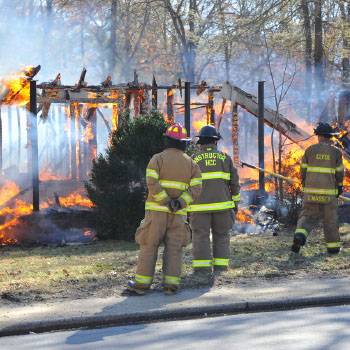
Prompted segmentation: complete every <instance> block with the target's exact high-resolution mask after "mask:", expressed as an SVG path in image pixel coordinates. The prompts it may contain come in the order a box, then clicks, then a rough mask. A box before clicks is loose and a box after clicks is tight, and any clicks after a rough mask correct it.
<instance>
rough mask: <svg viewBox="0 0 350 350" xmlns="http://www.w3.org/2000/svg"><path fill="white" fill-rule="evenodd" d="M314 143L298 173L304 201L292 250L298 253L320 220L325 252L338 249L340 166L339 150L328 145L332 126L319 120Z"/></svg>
mask: <svg viewBox="0 0 350 350" xmlns="http://www.w3.org/2000/svg"><path fill="white" fill-rule="evenodd" d="M315 134H316V135H318V141H319V142H318V143H317V144H315V145H312V146H310V147H309V148H307V149H306V151H305V154H304V156H303V158H302V164H301V173H302V185H303V193H304V202H303V207H302V210H301V214H300V217H299V220H298V224H297V228H296V230H295V234H294V242H293V245H292V251H293V252H295V253H298V252H299V250H300V247H301V246H303V245H305V243H306V239H307V237H308V235H309V234H310V231H311V230H312V228H313V227H314V225H315V223H316V222H317V221H318V220H319V219H322V220H323V229H324V235H325V240H326V247H327V251H328V253H330V254H336V253H339V251H340V236H339V227H338V214H337V208H338V201H337V197H338V196H340V195H341V193H342V192H343V177H344V166H343V160H342V154H341V151H340V150H339V149H337V148H336V147H334V146H332V144H331V142H330V138H331V137H332V135H333V134H334V130H333V128H332V127H331V126H330V125H329V124H326V123H320V124H319V125H318V126H317V128H316V129H315Z"/></svg>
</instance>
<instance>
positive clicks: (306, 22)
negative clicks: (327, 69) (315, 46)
mask: <svg viewBox="0 0 350 350" xmlns="http://www.w3.org/2000/svg"><path fill="white" fill-rule="evenodd" d="M301 8H302V12H303V26H304V35H305V96H306V99H307V112H306V115H307V117H308V119H309V117H310V111H311V100H310V98H311V95H312V36H311V22H310V9H309V3H308V0H301Z"/></svg>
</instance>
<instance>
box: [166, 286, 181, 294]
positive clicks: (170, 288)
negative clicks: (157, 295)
mask: <svg viewBox="0 0 350 350" xmlns="http://www.w3.org/2000/svg"><path fill="white" fill-rule="evenodd" d="M178 291H179V286H178V285H176V284H164V285H163V292H164V294H165V295H173V294H176V293H177V292H178Z"/></svg>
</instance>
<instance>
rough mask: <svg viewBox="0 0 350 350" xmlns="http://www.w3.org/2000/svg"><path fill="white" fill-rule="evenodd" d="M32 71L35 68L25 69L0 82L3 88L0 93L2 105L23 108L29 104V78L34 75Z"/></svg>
mask: <svg viewBox="0 0 350 350" xmlns="http://www.w3.org/2000/svg"><path fill="white" fill-rule="evenodd" d="M34 70H35V67H32V66H29V67H25V68H24V69H22V70H21V71H20V72H18V73H15V74H13V75H12V76H9V77H7V78H4V79H2V80H1V84H2V86H3V91H2V92H1V103H2V104H15V105H18V106H25V105H26V104H27V103H29V95H30V85H29V78H30V77H31V76H33V75H34V73H35V72H34Z"/></svg>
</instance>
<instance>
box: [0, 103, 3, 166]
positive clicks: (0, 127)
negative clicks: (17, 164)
mask: <svg viewBox="0 0 350 350" xmlns="http://www.w3.org/2000/svg"><path fill="white" fill-rule="evenodd" d="M2 166H3V164H2V116H1V105H0V173H2Z"/></svg>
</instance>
